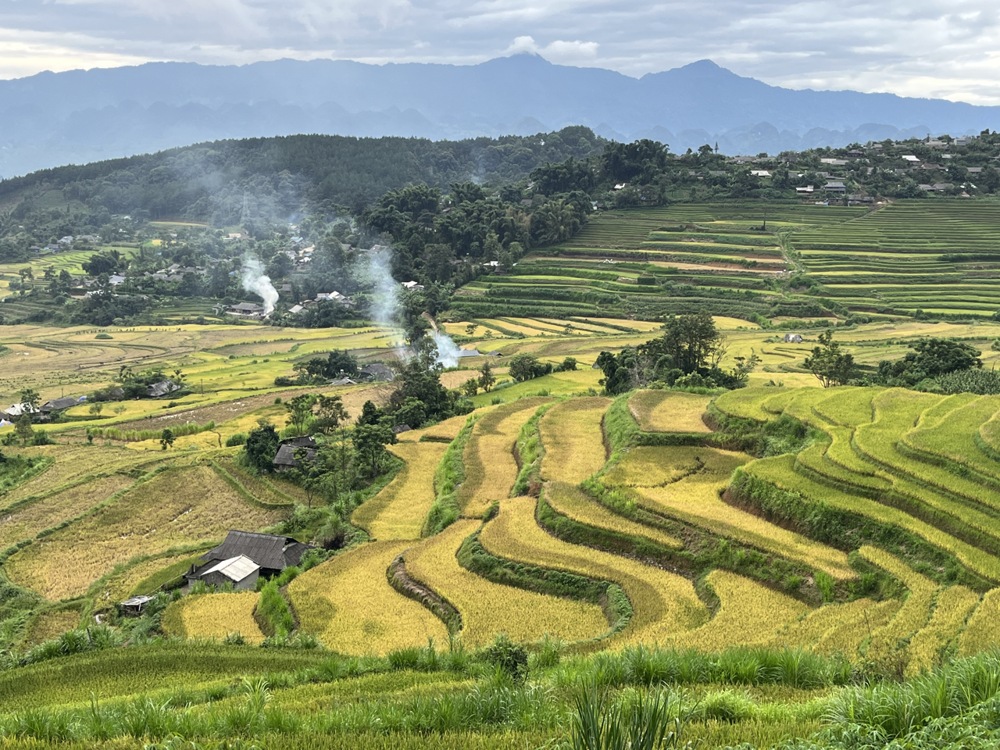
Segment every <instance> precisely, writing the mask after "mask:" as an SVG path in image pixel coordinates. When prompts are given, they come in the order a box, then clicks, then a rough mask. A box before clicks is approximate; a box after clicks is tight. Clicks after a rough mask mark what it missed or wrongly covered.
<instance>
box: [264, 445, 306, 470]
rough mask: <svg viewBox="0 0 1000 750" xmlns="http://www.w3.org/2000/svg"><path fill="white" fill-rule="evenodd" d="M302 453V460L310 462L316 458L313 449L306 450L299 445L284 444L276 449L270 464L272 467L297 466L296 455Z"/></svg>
mask: <svg viewBox="0 0 1000 750" xmlns="http://www.w3.org/2000/svg"><path fill="white" fill-rule="evenodd" d="M299 451H302V453H303V454H304V455H303V459H304V460H306V461H312V460H313V459H314V458H316V449H315V448H306V447H304V446H301V445H291V444H286V445H282V446H280V447H279V448H278V452H277V453H275V454H274V460H272V461H271V463H272V464H273V465H274V466H298V465H299V460H298V458H296V455H295V454H296V453H298V452H299Z"/></svg>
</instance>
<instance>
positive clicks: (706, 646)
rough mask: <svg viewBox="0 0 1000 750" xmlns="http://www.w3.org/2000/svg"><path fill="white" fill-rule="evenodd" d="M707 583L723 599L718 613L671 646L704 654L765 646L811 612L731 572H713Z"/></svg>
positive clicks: (681, 635) (802, 605) (671, 642)
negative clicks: (737, 645)
mask: <svg viewBox="0 0 1000 750" xmlns="http://www.w3.org/2000/svg"><path fill="white" fill-rule="evenodd" d="M706 583H707V584H708V585H709V586H711V588H712V590H713V591H714V592H715V594H716V596H718V597H719V610H718V612H716V613H715V616H714V617H712V619H711V620H709V621H708V622H707V623H706V624H705V625H702V626H701V627H700V628H696V629H695V630H691V631H689V632H686V633H679V634H677V635H675V636H674V637H673V638H671V639H670V640H669V643H670V644H671V645H675V646H682V647H688V648H697V649H701V650H704V651H715V650H721V649H725V648H726V647H727V646H728V645H731V644H734V643H739V644H741V645H745V646H755V645H763V644H765V643H768V642H769V641H770V640H771V639H772V638H773V637H774V635H775V633H776V632H777V631H778V630H779V629H781V628H783V627H785V626H787V625H788V623H791V622H794V621H795V620H797V619H798V618H800V617H802V616H803V615H804V614H806V613H807V612H808V611H809V608H808V607H807V606H806V605H805V604H803V603H802V602H799V601H796V600H795V599H792V598H791V597H789V596H785V595H783V594H779V593H777V592H775V591H772V590H771V589H769V588H767V587H765V586H762V585H761V584H759V583H757V582H755V581H751V580H749V579H747V578H743V577H742V576H738V575H736V574H734V573H729V572H727V571H723V570H715V571H712V572H711V573H710V574H709V575H708V577H707V578H706Z"/></svg>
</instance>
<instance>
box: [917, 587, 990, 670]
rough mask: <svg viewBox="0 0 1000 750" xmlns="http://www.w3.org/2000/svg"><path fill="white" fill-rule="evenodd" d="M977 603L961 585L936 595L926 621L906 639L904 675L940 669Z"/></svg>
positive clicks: (973, 594)
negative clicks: (907, 643)
mask: <svg viewBox="0 0 1000 750" xmlns="http://www.w3.org/2000/svg"><path fill="white" fill-rule="evenodd" d="M977 604H979V594H977V593H976V592H975V591H972V590H970V589H967V588H965V587H964V586H949V587H948V588H946V589H941V590H940V591H939V592H938V595H937V598H936V599H935V600H934V612H933V614H932V615H931V619H930V621H929V622H928V623H927V626H926V627H924V628H923V629H921V630H919V631H918V632H917V633H916V634H915V635H914V636H913V638H911V639H910V643H909V647H908V649H907V651H908V655H909V663H908V664H907V668H906V669H907V674H908V675H915V674H919V673H920V672H924V671H927V670H930V669H933V668H934V667H937V666H940V665H941V664H942V663H943V662H944V660H945V658H946V657H947V656H950V655H951V654H952V653H953V652H954V649H953V648H952V647H953V646H954V645H955V643H956V641H957V639H958V634H959V633H961V632H962V630H963V629H964V628H965V621H966V619H967V618H968V617H969V615H970V614H971V613H972V610H974V609H975V608H976V605H977ZM993 645H996V644H993Z"/></svg>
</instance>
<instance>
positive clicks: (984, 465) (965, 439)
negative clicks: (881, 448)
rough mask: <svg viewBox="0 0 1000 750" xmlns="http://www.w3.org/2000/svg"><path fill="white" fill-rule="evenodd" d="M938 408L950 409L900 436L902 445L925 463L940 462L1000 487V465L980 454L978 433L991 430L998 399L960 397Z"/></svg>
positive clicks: (943, 403) (981, 452)
mask: <svg viewBox="0 0 1000 750" xmlns="http://www.w3.org/2000/svg"><path fill="white" fill-rule="evenodd" d="M941 404H942V406H946V405H948V406H950V407H951V408H950V409H949V410H948V411H947V412H946V413H945V414H942V415H941V416H940V417H939V418H938V419H936V420H934V421H928V420H926V419H925V420H922V421H921V423H920V424H918V425H917V426H916V427H915V428H914V429H912V430H910V431H909V432H906V433H904V434H903V435H902V436H901V441H902V443H903V444H904V445H905V446H906V447H907V448H910V449H911V450H914V451H919V452H921V453H922V454H924V455H925V456H926V457H927V458H928V459H929V460H932V461H933V460H938V461H940V460H942V459H944V460H947V461H948V462H950V463H952V464H955V465H957V466H958V467H959V469H960V470H961V468H962V467H964V468H965V469H969V470H971V471H973V472H976V474H977V476H978V477H986V478H987V479H988V480H989V481H992V482H994V483H1000V463H998V462H997V461H996V459H995V458H993V457H992V456H991V455H990V454H989V453H987V452H986V451H984V450H983V447H982V437H981V433H982V432H984V431H988V430H990V429H992V425H990V423H991V421H992V420H993V419H994V418H995V417H996V416H997V413H998V412H1000V398H997V397H995V396H980V397H975V396H971V394H962V395H961V396H951V397H949V398H947V399H944V400H943V401H942V402H941ZM928 411H929V410H928ZM987 425H990V426H989V427H987Z"/></svg>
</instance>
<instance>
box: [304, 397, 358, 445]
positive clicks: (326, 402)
mask: <svg viewBox="0 0 1000 750" xmlns="http://www.w3.org/2000/svg"><path fill="white" fill-rule="evenodd" d="M315 414H316V420H315V421H314V422H313V427H314V428H315V429H316V430H317V431H319V432H322V433H323V434H324V435H329V434H331V433H333V431H334V430H336V429H337V428H338V427H340V425H341V424H342V423H344V422H346V421H347V420H348V419H349V418H350V415H349V414H348V413H347V409H346V408H345V407H344V401H343V399H342V398H341V397H340V396H320V397H318V398H317V399H316V402H315Z"/></svg>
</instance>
